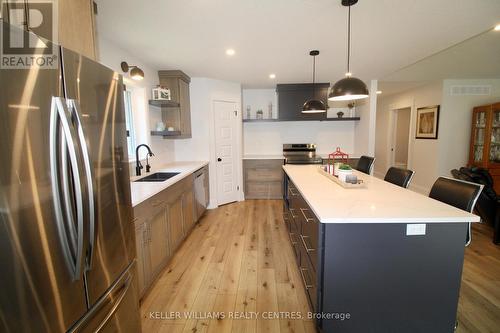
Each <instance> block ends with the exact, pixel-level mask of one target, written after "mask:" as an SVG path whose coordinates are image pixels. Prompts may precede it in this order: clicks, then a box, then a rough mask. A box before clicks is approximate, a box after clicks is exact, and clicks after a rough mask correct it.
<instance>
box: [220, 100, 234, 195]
mask: <svg viewBox="0 0 500 333" xmlns="http://www.w3.org/2000/svg"><path fill="white" fill-rule="evenodd" d="M236 107H237V105H236V103H233V102H222V101H214V119H215V158H216V169H217V204H218V205H223V204H226V203H229V202H233V201H237V200H238V175H237V167H236V166H237V158H238V156H237V138H236V133H237V122H236V120H237V111H236V110H237V109H236Z"/></svg>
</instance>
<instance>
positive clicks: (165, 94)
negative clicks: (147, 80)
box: [152, 85, 172, 101]
mask: <svg viewBox="0 0 500 333" xmlns="http://www.w3.org/2000/svg"><path fill="white" fill-rule="evenodd" d="M152 95H153V100H156V101H170V100H171V99H172V95H171V94H170V89H167V88H165V87H162V86H160V85H158V86H156V88H153V93H152Z"/></svg>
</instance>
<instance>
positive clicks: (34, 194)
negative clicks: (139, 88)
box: [0, 20, 141, 333]
mask: <svg viewBox="0 0 500 333" xmlns="http://www.w3.org/2000/svg"><path fill="white" fill-rule="evenodd" d="M0 21H1V20H0ZM1 22H2V28H3V29H8V30H10V31H11V32H13V33H18V34H19V33H21V34H25V35H26V36H25V37H30V36H28V34H29V33H26V32H23V31H22V30H19V31H16V30H14V29H17V28H16V27H13V26H10V25H8V24H7V23H4V22H3V21H1ZM4 36H5V34H4ZM32 37H33V36H31V38H32ZM47 45H48V46H55V47H56V48H55V49H56V50H57V52H56V53H57V54H56V57H55V58H57V61H58V66H56V67H57V68H55V69H42V68H40V69H38V68H26V69H4V68H1V69H0V160H1V165H0V180H1V183H0V187H1V192H0V221H1V224H0V262H1V267H0V288H1V290H0V305H1V309H0V331H1V332H16V333H17V332H51V333H52V332H140V331H141V328H140V315H139V301H138V292H137V282H136V268H135V241H134V237H135V235H134V229H133V223H132V207H131V199H130V186H129V171H128V170H129V169H128V158H127V143H126V128H125V115H124V108H123V83H122V77H121V76H120V75H118V74H117V73H115V72H113V71H112V70H110V69H108V68H106V67H104V66H102V65H100V64H98V63H96V62H94V61H92V60H90V59H87V58H85V57H83V56H81V55H79V54H77V53H74V52H72V51H70V50H67V49H65V48H63V47H59V46H56V45H54V44H51V43H50V42H48V44H47ZM49 49H50V48H49Z"/></svg>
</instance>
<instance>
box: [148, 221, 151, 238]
mask: <svg viewBox="0 0 500 333" xmlns="http://www.w3.org/2000/svg"><path fill="white" fill-rule="evenodd" d="M148 242H149V243H151V225H150V224H148Z"/></svg>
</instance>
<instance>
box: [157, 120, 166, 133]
mask: <svg viewBox="0 0 500 333" xmlns="http://www.w3.org/2000/svg"><path fill="white" fill-rule="evenodd" d="M156 130H157V131H158V132H162V131H164V130H165V124H164V123H163V121H159V122H157V123H156Z"/></svg>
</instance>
